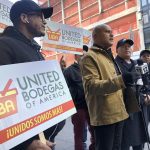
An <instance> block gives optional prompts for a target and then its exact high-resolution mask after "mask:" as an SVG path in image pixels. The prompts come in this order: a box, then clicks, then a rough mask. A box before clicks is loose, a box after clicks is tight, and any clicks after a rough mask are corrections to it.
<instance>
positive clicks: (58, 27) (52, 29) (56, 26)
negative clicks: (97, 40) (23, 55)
mask: <svg viewBox="0 0 150 150" xmlns="http://www.w3.org/2000/svg"><path fill="white" fill-rule="evenodd" d="M90 44H91V32H90V31H88V30H85V29H82V28H76V27H72V26H69V25H66V24H60V23H56V22H53V21H47V25H46V36H45V37H44V40H43V46H42V49H43V50H51V51H58V52H63V53H72V54H80V55H82V54H83V45H87V46H90Z"/></svg>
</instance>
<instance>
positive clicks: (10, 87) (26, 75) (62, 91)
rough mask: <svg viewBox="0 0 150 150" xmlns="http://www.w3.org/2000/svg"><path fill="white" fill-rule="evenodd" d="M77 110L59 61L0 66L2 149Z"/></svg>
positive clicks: (8, 147) (31, 135) (17, 142)
mask: <svg viewBox="0 0 150 150" xmlns="http://www.w3.org/2000/svg"><path fill="white" fill-rule="evenodd" d="M75 112H76V110H75V107H74V104H73V101H72V98H71V95H70V92H69V90H68V87H67V84H66V82H65V79H64V76H63V74H62V71H61V68H60V65H59V63H58V62H57V61H56V60H52V61H38V62H29V63H21V64H13V65H4V66H0V144H1V146H0V147H1V148H0V149H3V150H7V149H10V148H12V147H14V146H16V145H18V144H19V143H22V142H23V141H25V140H27V138H28V139H29V138H31V137H33V136H34V135H37V134H38V133H40V132H42V131H44V130H45V129H47V128H49V127H51V126H53V125H54V124H56V123H58V122H60V121H62V120H64V119H66V118H68V117H69V116H71V115H72V114H74V113H75Z"/></svg>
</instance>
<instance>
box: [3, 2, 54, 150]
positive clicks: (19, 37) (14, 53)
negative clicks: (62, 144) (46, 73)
mask: <svg viewBox="0 0 150 150" xmlns="http://www.w3.org/2000/svg"><path fill="white" fill-rule="evenodd" d="M52 13H53V8H52V7H48V8H40V7H39V6H38V5H37V4H36V3H35V2H33V1H31V0H28V1H27V0H22V1H17V2H16V3H15V4H14V5H13V6H12V7H11V10H10V20H11V21H12V23H13V26H9V27H7V28H6V29H5V30H4V32H3V33H2V34H1V37H0V65H8V64H16V63H24V62H32V61H39V60H44V58H43V56H42V55H41V53H40V46H39V45H38V44H37V43H36V42H35V41H34V39H33V38H34V37H41V36H44V35H45V25H46V22H45V19H46V18H49V17H50V16H51V15H52ZM53 146H54V144H53V143H51V142H49V141H47V143H46V144H43V143H42V142H41V141H40V140H39V139H38V136H35V137H33V138H31V139H29V140H27V141H25V142H23V143H21V144H20V145H18V146H16V147H15V148H13V149H15V150H25V149H28V150H33V149H34V150H37V149H42V150H51V147H53Z"/></svg>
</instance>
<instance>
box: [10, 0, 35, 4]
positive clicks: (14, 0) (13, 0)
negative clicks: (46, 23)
mask: <svg viewBox="0 0 150 150" xmlns="http://www.w3.org/2000/svg"><path fill="white" fill-rule="evenodd" d="M9 1H11V2H13V3H14V2H16V1H18V0H9ZM33 1H35V2H38V0H33Z"/></svg>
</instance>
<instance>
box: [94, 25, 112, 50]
mask: <svg viewBox="0 0 150 150" xmlns="http://www.w3.org/2000/svg"><path fill="white" fill-rule="evenodd" d="M95 41H96V44H98V45H99V46H102V47H103V48H106V49H108V48H110V47H111V46H112V45H113V33H112V29H111V28H110V27H109V26H108V25H105V26H104V27H102V28H100V29H99V30H98V32H97V33H96V36H95Z"/></svg>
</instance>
